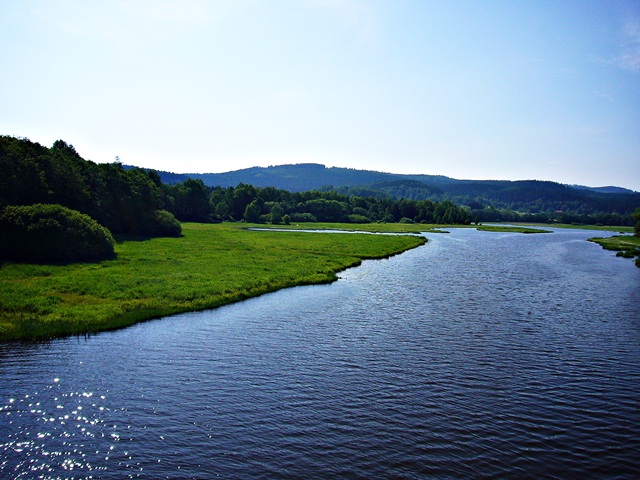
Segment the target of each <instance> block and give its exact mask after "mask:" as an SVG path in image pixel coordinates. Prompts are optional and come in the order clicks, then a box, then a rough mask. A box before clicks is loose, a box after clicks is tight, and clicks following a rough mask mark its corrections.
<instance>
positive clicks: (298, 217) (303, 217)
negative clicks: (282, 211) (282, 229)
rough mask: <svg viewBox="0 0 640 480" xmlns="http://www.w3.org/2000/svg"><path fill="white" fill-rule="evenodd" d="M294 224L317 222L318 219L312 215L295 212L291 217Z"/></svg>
mask: <svg viewBox="0 0 640 480" xmlns="http://www.w3.org/2000/svg"><path fill="white" fill-rule="evenodd" d="M290 217H291V221H292V222H317V221H318V219H317V218H316V217H315V216H314V215H312V214H311V213H307V212H304V213H297V212H294V213H292V214H291V215H290Z"/></svg>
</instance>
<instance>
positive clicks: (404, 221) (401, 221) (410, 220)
mask: <svg viewBox="0 0 640 480" xmlns="http://www.w3.org/2000/svg"><path fill="white" fill-rule="evenodd" d="M399 223H416V222H415V221H413V220H412V219H410V218H407V217H402V218H401V219H400V222H399Z"/></svg>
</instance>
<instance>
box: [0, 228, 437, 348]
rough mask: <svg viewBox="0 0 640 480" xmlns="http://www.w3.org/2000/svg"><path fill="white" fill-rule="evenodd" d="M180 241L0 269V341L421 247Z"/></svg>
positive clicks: (188, 232)
mask: <svg viewBox="0 0 640 480" xmlns="http://www.w3.org/2000/svg"><path fill="white" fill-rule="evenodd" d="M183 234H184V236H183V237H182V238H157V239H152V240H145V241H125V242H123V243H120V244H118V245H117V246H116V252H117V254H118V258H117V259H116V260H110V261H105V262H100V263H94V264H86V263H85V264H73V265H66V266H52V265H28V264H12V263H6V264H4V265H2V266H0V340H13V339H43V338H52V337H57V336H65V335H74V334H86V333H92V332H98V331H103V330H110V329H116V328H121V327H125V326H128V325H131V324H133V323H136V322H139V321H143V320H149V319H152V318H158V317H161V316H165V315H170V314H174V313H179V312H186V311H195V310H203V309H209V308H215V307H218V306H220V305H224V304H228V303H232V302H237V301H239V300H243V299H246V298H249V297H253V296H257V295H261V294H263V293H267V292H272V291H275V290H278V289H281V288H285V287H291V286H294V285H304V284H317V283H327V282H331V281H333V280H335V279H336V275H335V274H336V272H338V271H340V270H343V269H345V268H347V267H350V266H354V265H358V264H359V263H360V262H361V261H362V260H363V259H367V258H384V257H388V256H390V255H394V254H397V253H400V252H403V251H405V250H407V249H409V248H414V247H417V246H419V245H421V244H423V243H424V242H425V241H426V240H425V239H424V238H423V237H417V236H408V235H402V236H401V235H395V236H392V235H355V234H323V233H304V232H263V231H261V232H258V231H248V230H244V229H242V228H241V227H240V225H237V224H220V225H205V224H188V223H187V224H183Z"/></svg>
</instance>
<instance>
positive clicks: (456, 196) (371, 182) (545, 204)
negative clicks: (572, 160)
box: [158, 163, 640, 215]
mask: <svg viewBox="0 0 640 480" xmlns="http://www.w3.org/2000/svg"><path fill="white" fill-rule="evenodd" d="M158 173H159V174H160V178H161V179H162V181H163V182H165V183H168V184H175V183H179V182H183V181H184V180H186V179H187V178H194V179H201V180H202V181H203V182H204V183H205V185H208V186H220V187H235V186H236V185H238V184H239V183H244V184H250V185H254V186H256V187H275V188H278V189H283V190H289V191H292V192H301V191H306V190H315V189H324V190H328V189H331V190H337V191H339V192H341V193H345V194H349V195H358V196H388V197H393V198H409V199H413V200H423V199H430V200H434V201H441V200H452V201H454V202H455V203H458V204H460V205H469V206H471V207H472V208H477V209H481V208H484V207H495V208H506V209H512V210H517V211H527V212H542V211H571V212H579V213H589V214H592V213H595V212H615V213H618V214H621V215H629V214H630V213H631V212H633V211H634V210H635V208H637V207H638V206H639V205H640V193H638V192H634V191H632V190H629V189H626V188H621V187H615V186H606V187H586V186H581V185H565V184H561V183H556V182H549V181H539V180H518V181H510V180H457V179H454V178H449V177H445V176H442V175H403V174H395V173H383V172H376V171H370V170H356V169H350V168H339V167H330V168H327V167H325V166H324V165H320V164H316V163H301V164H295V165H278V166H271V167H253V168H245V169H242V170H235V171H231V172H225V173H188V174H175V173H168V172H158Z"/></svg>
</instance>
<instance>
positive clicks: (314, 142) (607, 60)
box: [0, 0, 640, 190]
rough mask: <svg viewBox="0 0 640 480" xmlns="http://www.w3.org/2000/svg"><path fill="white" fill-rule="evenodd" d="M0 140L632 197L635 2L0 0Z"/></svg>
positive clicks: (639, 26) (188, 163) (180, 162)
mask: <svg viewBox="0 0 640 480" xmlns="http://www.w3.org/2000/svg"><path fill="white" fill-rule="evenodd" d="M0 42H1V46H2V48H1V49H0V65H1V67H0V68H1V75H0V134H4V135H14V136H20V137H27V138H30V139H31V140H33V141H37V142H40V143H42V144H43V145H46V146H51V144H52V143H53V142H54V141H55V140H57V139H63V140H65V141H67V142H69V143H71V144H73V145H74V146H75V147H76V150H77V151H78V152H79V153H80V154H81V155H82V156H83V157H84V158H87V159H91V160H93V161H96V162H111V161H113V160H114V158H115V157H116V156H119V157H120V159H121V161H122V162H123V163H128V164H132V165H137V166H142V167H149V168H155V169H159V170H169V171H173V172H194V173H195V172H198V173H204V172H224V171H230V170H236V169H240V168H246V167H251V166H268V165H278V164H285V163H302V162H317V163H322V164H325V165H327V166H340V167H350V168H358V169H369V170H380V171H386V172H394V173H426V174H441V175H447V176H451V177H454V178H473V179H511V180H516V179H542V180H553V181H558V182H563V183H576V184H586V185H591V186H603V185H618V186H623V187H627V188H631V189H634V190H640V0H635V1H631V0H627V1H625V0H621V1H608V0H607V1H589V0H580V1H572V0H557V1H544V0H532V1H527V0H510V1H493V0H477V1H455V0H446V1H429V0H416V1H409V0H384V1H377V0H291V1H288V0H261V1H251V0H247V1H244V0H219V1H213V0H211V1H209V0H186V1H173V0H145V1H136V0H127V1H118V0H113V1H99V0H91V1H84V0H82V1H81V0H24V1H19V0H0Z"/></svg>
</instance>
